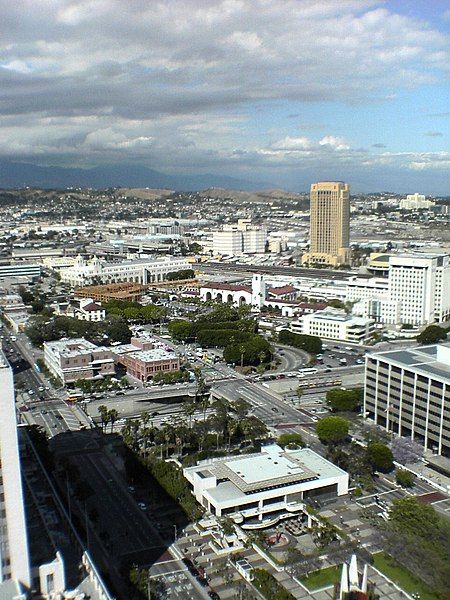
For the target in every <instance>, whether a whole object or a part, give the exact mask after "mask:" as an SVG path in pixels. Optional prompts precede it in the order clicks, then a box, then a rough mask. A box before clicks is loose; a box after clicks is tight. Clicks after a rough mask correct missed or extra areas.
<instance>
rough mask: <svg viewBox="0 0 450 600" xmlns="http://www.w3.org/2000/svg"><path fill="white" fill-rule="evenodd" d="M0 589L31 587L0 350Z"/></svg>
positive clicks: (11, 406)
mask: <svg viewBox="0 0 450 600" xmlns="http://www.w3.org/2000/svg"><path fill="white" fill-rule="evenodd" d="M0 410H1V418H0V493H1V496H0V498H2V499H0V509H1V514H2V515H4V518H1V516H0V526H1V528H0V559H1V563H0V589H1V585H2V582H4V581H7V580H13V581H14V580H15V581H17V582H19V584H21V585H23V586H25V587H26V588H29V587H30V585H31V572H30V561H29V553H28V539H27V530H26V522H25V511H24V502H23V489H22V477H21V470H20V457H19V443H18V438H17V423H16V408H15V402H14V381H13V374H12V370H11V367H10V365H9V364H8V361H7V360H6V358H5V355H4V354H3V351H2V349H1V347H0Z"/></svg>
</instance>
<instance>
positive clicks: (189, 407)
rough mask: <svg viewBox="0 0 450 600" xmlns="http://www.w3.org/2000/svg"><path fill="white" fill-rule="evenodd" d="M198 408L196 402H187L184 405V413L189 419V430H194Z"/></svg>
mask: <svg viewBox="0 0 450 600" xmlns="http://www.w3.org/2000/svg"><path fill="white" fill-rule="evenodd" d="M196 408H197V407H196V406H195V403H194V402H191V401H189V400H187V401H186V402H184V403H183V412H184V414H185V415H186V416H187V417H188V418H189V429H192V417H193V415H194V413H195V411H196Z"/></svg>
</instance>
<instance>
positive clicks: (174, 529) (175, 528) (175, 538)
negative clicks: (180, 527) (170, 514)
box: [173, 523, 178, 544]
mask: <svg viewBox="0 0 450 600" xmlns="http://www.w3.org/2000/svg"><path fill="white" fill-rule="evenodd" d="M173 532H174V533H173V535H174V539H173V543H174V544H175V542H176V541H177V534H178V531H177V526H176V524H175V523H174V524H173Z"/></svg>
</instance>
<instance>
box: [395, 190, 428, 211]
mask: <svg viewBox="0 0 450 600" xmlns="http://www.w3.org/2000/svg"><path fill="white" fill-rule="evenodd" d="M434 205H435V203H434V201H433V200H427V199H426V198H425V196H424V195H422V194H418V193H417V192H416V193H415V194H408V195H407V196H406V198H402V200H400V209H401V210H420V209H423V208H430V207H431V206H434Z"/></svg>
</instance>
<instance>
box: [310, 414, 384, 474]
mask: <svg viewBox="0 0 450 600" xmlns="http://www.w3.org/2000/svg"><path fill="white" fill-rule="evenodd" d="M316 433H317V435H318V437H319V439H320V441H321V442H322V443H323V444H325V445H327V446H328V458H329V459H330V460H331V461H332V462H334V463H335V464H337V465H338V466H340V467H341V468H343V469H344V470H346V471H348V472H349V473H350V475H352V476H354V477H361V476H362V477H364V476H367V477H370V475H371V474H372V473H373V472H374V471H381V472H382V473H389V472H390V471H392V470H393V468H394V456H393V453H392V450H391V449H390V448H389V447H388V446H387V445H386V444H384V443H383V442H382V441H380V440H377V439H375V440H370V441H369V442H368V444H367V446H365V447H362V446H360V445H359V444H356V443H351V438H350V437H349V422H348V421H347V419H344V418H342V417H337V416H330V417H325V418H323V419H321V420H320V421H318V422H317V423H316Z"/></svg>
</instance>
